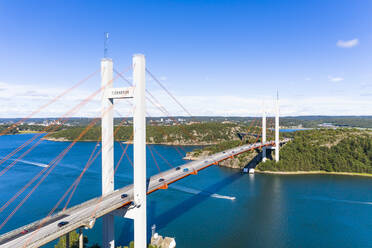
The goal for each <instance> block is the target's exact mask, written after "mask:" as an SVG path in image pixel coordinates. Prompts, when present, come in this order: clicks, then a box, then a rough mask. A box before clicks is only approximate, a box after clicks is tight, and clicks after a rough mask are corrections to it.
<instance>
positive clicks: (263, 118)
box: [262, 109, 266, 162]
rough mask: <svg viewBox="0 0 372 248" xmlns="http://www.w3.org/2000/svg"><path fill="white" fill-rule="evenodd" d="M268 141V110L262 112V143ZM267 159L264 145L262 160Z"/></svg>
mask: <svg viewBox="0 0 372 248" xmlns="http://www.w3.org/2000/svg"><path fill="white" fill-rule="evenodd" d="M265 142H266V112H265V109H264V110H263V112H262V143H265ZM265 161H266V146H264V147H262V162H265Z"/></svg>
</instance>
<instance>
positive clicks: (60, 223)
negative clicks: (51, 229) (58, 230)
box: [58, 221, 68, 227]
mask: <svg viewBox="0 0 372 248" xmlns="http://www.w3.org/2000/svg"><path fill="white" fill-rule="evenodd" d="M67 224H68V221H61V222H59V223H58V227H63V226H65V225H67Z"/></svg>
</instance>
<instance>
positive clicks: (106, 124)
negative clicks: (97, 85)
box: [101, 58, 115, 248]
mask: <svg viewBox="0 0 372 248" xmlns="http://www.w3.org/2000/svg"><path fill="white" fill-rule="evenodd" d="M112 78H113V63H112V60H111V59H108V58H104V59H102V60H101V86H102V87H104V88H103V93H102V112H101V115H102V119H101V125H102V145H101V147H102V195H106V194H109V193H111V192H113V191H114V133H113V131H114V113H113V112H114V109H113V104H114V100H113V99H112V98H106V97H105V94H106V92H108V91H109V90H110V89H111V88H112V85H113V80H112ZM102 231H103V238H102V247H103V248H115V235H114V216H112V215H109V214H107V215H105V216H103V217H102Z"/></svg>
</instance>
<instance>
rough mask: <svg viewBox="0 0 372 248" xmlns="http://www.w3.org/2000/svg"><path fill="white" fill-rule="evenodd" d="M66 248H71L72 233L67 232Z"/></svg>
mask: <svg viewBox="0 0 372 248" xmlns="http://www.w3.org/2000/svg"><path fill="white" fill-rule="evenodd" d="M65 237H66V248H70V233H66V235H65Z"/></svg>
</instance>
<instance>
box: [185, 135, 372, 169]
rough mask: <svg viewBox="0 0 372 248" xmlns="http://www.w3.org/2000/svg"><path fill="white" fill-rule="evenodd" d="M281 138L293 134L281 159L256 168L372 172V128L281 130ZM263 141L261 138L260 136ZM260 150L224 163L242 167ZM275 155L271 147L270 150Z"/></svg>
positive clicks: (209, 150)
mask: <svg viewBox="0 0 372 248" xmlns="http://www.w3.org/2000/svg"><path fill="white" fill-rule="evenodd" d="M280 135H281V138H284V137H286V138H292V140H291V141H290V142H289V143H287V144H286V145H284V146H283V147H282V148H281V150H280V160H279V162H278V163H276V162H275V161H273V160H272V159H268V160H267V161H266V162H264V163H263V162H259V163H258V165H257V167H256V171H258V172H265V173H284V174H285V173H288V174H291V173H340V172H342V173H358V174H371V175H372V131H371V130H360V129H350V128H337V129H326V128H324V129H313V130H303V131H296V132H288V133H281V134H280ZM254 141H255V140H254V137H250V138H249V140H243V141H240V142H238V141H226V142H222V143H219V144H215V145H211V146H206V147H203V148H201V149H196V150H194V151H193V152H190V153H188V154H187V157H186V158H188V159H201V158H203V157H205V156H208V155H211V154H213V153H215V152H219V151H222V150H225V149H229V148H232V147H235V146H238V145H241V144H242V143H252V142H254ZM258 141H259V139H258ZM260 152H261V151H260V150H254V151H251V152H248V153H244V154H240V155H237V156H235V157H234V158H230V159H227V160H225V161H222V162H221V163H220V165H221V166H226V167H230V168H237V169H242V168H243V167H245V166H246V165H247V164H248V163H250V162H251V161H252V159H253V158H256V160H257V159H258V160H259V161H260V160H261V156H260ZM267 157H268V158H271V150H268V151H267Z"/></svg>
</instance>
